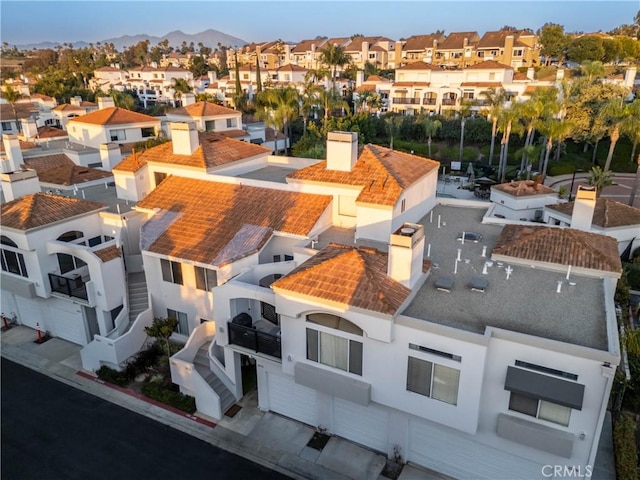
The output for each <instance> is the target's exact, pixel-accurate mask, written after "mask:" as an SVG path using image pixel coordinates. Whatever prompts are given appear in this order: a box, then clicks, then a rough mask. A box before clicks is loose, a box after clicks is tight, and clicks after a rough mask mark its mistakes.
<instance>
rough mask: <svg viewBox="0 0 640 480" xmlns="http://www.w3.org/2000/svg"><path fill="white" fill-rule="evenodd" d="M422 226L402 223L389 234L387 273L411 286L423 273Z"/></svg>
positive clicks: (406, 285) (408, 286)
mask: <svg viewBox="0 0 640 480" xmlns="http://www.w3.org/2000/svg"><path fill="white" fill-rule="evenodd" d="M423 257H424V227H423V226H422V225H419V224H414V223H403V224H402V226H401V227H400V228H398V230H396V231H395V232H394V233H392V234H391V239H390V240H389V260H388V265H387V275H388V276H389V277H391V278H392V279H394V280H396V281H398V282H400V283H402V284H403V285H404V286H405V287H407V288H413V287H414V286H415V285H416V283H418V281H419V280H420V278H421V277H422V275H423V271H422V268H423V267H422V266H423Z"/></svg>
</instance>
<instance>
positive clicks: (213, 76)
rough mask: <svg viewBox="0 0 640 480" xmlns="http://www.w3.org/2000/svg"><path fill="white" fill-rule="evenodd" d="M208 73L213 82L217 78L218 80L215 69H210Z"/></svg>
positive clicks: (210, 80)
mask: <svg viewBox="0 0 640 480" xmlns="http://www.w3.org/2000/svg"><path fill="white" fill-rule="evenodd" d="M207 75H208V76H209V82H211V83H213V82H215V81H216V80H218V75H216V71H215V70H209V71H208V72H207Z"/></svg>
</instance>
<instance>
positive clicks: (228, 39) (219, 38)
mask: <svg viewBox="0 0 640 480" xmlns="http://www.w3.org/2000/svg"><path fill="white" fill-rule="evenodd" d="M165 38H166V39H167V40H169V45H171V46H172V47H179V46H180V45H182V42H183V41H185V42H187V45H189V43H191V42H193V43H194V45H196V48H197V45H198V42H202V43H203V45H205V46H207V47H211V48H214V49H215V48H216V47H217V46H218V43H220V44H221V45H226V46H231V47H233V46H236V45H237V46H242V45H246V44H247V42H245V41H244V40H242V39H241V38H237V37H234V36H232V35H227V34H226V33H223V32H220V31H218V30H213V29H209V30H205V31H204V32H200V33H194V34H189V33H184V32H181V31H180V30H176V31H174V32H169V33H167V34H166V35H163V36H161V37H155V36H150V35H123V36H121V37H117V38H107V39H106V40H101V41H100V42H101V43H103V44H104V43H113V44H114V45H115V47H116V48H117V49H118V51H119V52H121V51H122V50H123V49H124V48H125V47H129V46H131V45H135V44H136V43H138V42H142V41H144V40H149V44H150V46H154V45H156V44H157V43H158V42H161V41H162V40H164V39H165ZM93 43H94V44H96V43H97V42H93ZM58 45H61V43H60V42H40V43H33V44H28V45H16V47H17V48H18V49H19V50H31V49H32V48H38V49H45V48H56V46H58ZM73 46H74V48H83V47H87V46H89V43H88V42H85V41H77V42H73Z"/></svg>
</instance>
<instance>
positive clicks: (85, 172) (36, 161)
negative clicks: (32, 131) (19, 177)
mask: <svg viewBox="0 0 640 480" xmlns="http://www.w3.org/2000/svg"><path fill="white" fill-rule="evenodd" d="M24 163H25V165H26V166H27V167H29V168H31V169H33V170H35V171H36V173H37V174H38V179H39V180H40V181H41V182H43V183H51V184H53V185H79V184H82V183H84V182H91V181H94V180H102V179H107V178H111V177H113V174H111V173H110V172H105V171H104V170H98V169H97V168H89V167H84V166H80V165H76V164H75V163H74V162H73V160H71V159H70V158H69V157H67V156H66V155H65V154H63V153H59V154H54V155H44V156H42V157H33V158H25V159H24Z"/></svg>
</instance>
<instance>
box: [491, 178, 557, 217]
mask: <svg viewBox="0 0 640 480" xmlns="http://www.w3.org/2000/svg"><path fill="white" fill-rule="evenodd" d="M490 200H491V203H492V205H491V208H489V210H488V211H487V217H497V218H504V219H507V220H517V221H525V222H526V221H532V220H534V221H539V222H542V219H543V209H544V207H545V206H546V205H555V204H557V203H559V201H560V199H559V197H558V192H557V191H555V190H554V189H553V188H550V187H547V186H545V185H542V184H541V183H539V182H536V181H533V180H519V181H516V182H510V183H501V184H499V185H492V186H491V197H490Z"/></svg>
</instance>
